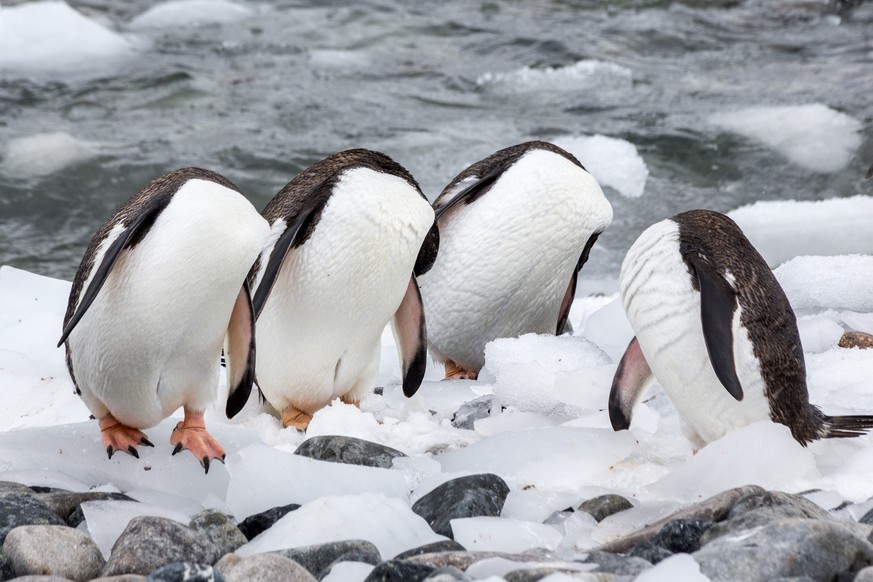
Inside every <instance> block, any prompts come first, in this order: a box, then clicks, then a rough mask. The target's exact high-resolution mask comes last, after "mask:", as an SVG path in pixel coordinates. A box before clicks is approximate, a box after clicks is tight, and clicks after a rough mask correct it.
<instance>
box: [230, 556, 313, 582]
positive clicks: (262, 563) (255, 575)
mask: <svg viewBox="0 0 873 582" xmlns="http://www.w3.org/2000/svg"><path fill="white" fill-rule="evenodd" d="M215 569H216V570H218V571H219V572H221V575H222V576H224V580H225V582H271V581H273V580H282V581H283V582H316V580H317V578H316V577H315V576H313V575H312V574H310V573H309V572H308V571H307V570H306V568H304V567H303V566H301V565H300V564H298V563H297V562H295V561H294V560H289V559H288V558H286V557H284V556H280V555H278V554H272V553H267V554H255V555H253V556H247V557H244V558H243V557H240V556H238V555H236V554H227V555H226V556H224V557H223V558H221V559H220V560H219V561H218V563H217V564H215Z"/></svg>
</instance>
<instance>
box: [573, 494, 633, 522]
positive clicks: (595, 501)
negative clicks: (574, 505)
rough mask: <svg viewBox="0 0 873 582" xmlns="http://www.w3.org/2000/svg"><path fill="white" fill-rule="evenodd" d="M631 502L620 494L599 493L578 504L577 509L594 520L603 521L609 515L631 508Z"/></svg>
mask: <svg viewBox="0 0 873 582" xmlns="http://www.w3.org/2000/svg"><path fill="white" fill-rule="evenodd" d="M633 506H634V504H633V503H631V502H630V501H628V500H627V499H625V498H624V497H622V496H621V495H611V494H610V495H600V496H599V497H593V498H591V499H589V500H587V501H584V502H582V504H580V505H579V511H584V512H585V513H588V514H590V515H591V517H593V518H594V519H595V520H596V521H598V522H599V521H603V520H604V519H606V518H607V517H609V516H610V515H613V514H615V513H618V512H620V511H624V510H626V509H631V508H632V507H633Z"/></svg>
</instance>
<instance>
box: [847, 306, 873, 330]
mask: <svg viewBox="0 0 873 582" xmlns="http://www.w3.org/2000/svg"><path fill="white" fill-rule="evenodd" d="M840 319H841V320H842V321H843V323H844V324H846V326H848V328H849V329H851V330H854V331H863V332H865V333H873V313H857V312H854V311H843V312H842V313H840Z"/></svg>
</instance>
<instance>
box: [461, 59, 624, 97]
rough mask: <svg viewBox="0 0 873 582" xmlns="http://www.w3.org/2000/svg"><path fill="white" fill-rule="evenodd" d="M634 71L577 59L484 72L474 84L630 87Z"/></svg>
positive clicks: (513, 88)
mask: <svg viewBox="0 0 873 582" xmlns="http://www.w3.org/2000/svg"><path fill="white" fill-rule="evenodd" d="M632 82H633V74H632V73H631V70H630V69H628V68H627V67H622V66H621V65H616V64H614V63H607V62H604V61H597V60H583V61H578V62H576V63H574V64H572V65H567V66H564V67H546V68H542V69H536V68H531V67H522V68H520V69H516V70H515V71H508V72H501V73H494V72H489V73H484V74H482V75H480V76H479V77H478V78H477V79H476V84H477V85H479V86H481V87H485V88H494V89H498V90H507V91H510V92H537V93H542V92H555V91H560V92H565V91H579V90H587V89H600V90H606V89H609V90H616V89H630V87H631V84H632Z"/></svg>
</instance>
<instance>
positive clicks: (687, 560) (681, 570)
mask: <svg viewBox="0 0 873 582" xmlns="http://www.w3.org/2000/svg"><path fill="white" fill-rule="evenodd" d="M674 580H682V582H709V577H707V576H706V575H705V574H702V573H701V572H700V565H699V564H698V563H697V562H695V561H694V558H692V557H691V554H675V555H673V556H670V557H669V558H667V559H666V560H662V561H661V562H658V563H657V564H656V565H655V567H654V568H652V569H650V570H646V571H645V572H643V573H642V574H640V575H639V576H637V577H636V578H634V582H673V581H674Z"/></svg>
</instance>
